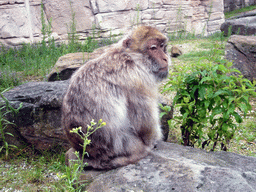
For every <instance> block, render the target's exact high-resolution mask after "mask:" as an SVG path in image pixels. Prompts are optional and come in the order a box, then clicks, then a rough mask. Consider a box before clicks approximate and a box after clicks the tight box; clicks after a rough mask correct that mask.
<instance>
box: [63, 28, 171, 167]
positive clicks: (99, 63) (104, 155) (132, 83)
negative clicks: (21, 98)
mask: <svg viewBox="0 0 256 192" xmlns="http://www.w3.org/2000/svg"><path fill="white" fill-rule="evenodd" d="M166 42H167V38H166V37H165V36H164V35H162V34H161V33H160V32H159V31H158V30H156V29H155V28H152V27H148V26H141V27H138V28H137V29H136V30H135V31H133V32H132V34H131V35H130V36H128V37H126V38H125V39H123V40H121V41H120V42H119V43H117V44H116V45H115V46H111V47H109V48H108V49H107V50H106V51H105V54H103V55H102V56H101V57H99V58H98V59H94V60H91V61H89V62H88V63H86V64H85V65H83V66H82V67H81V68H80V69H79V70H77V71H76V72H75V73H74V75H73V76H72V78H71V82H70V86H69V88H68V91H67V93H66V95H65V97H64V100H63V107H62V125H63V128H64V130H65V132H66V134H67V137H68V139H69V141H70V143H71V145H72V147H73V148H74V149H75V150H77V151H80V152H81V150H82V149H81V144H82V140H81V139H80V138H79V137H78V136H77V135H76V134H74V133H70V130H71V129H72V128H75V127H79V126H81V127H82V129H83V132H86V128H87V125H88V124H90V121H91V120H92V119H95V121H96V122H97V121H98V120H99V119H103V121H104V122H106V126H104V127H102V128H100V129H98V130H97V131H96V132H95V133H93V134H92V135H91V136H90V138H89V139H91V144H90V145H89V146H87V148H86V151H87V152H88V153H89V157H87V156H86V157H85V161H86V162H87V163H88V166H89V167H92V168H95V169H112V168H116V167H119V166H124V165H127V164H129V163H134V162H136V161H138V160H139V159H141V158H143V157H145V156H146V155H147V154H148V152H149V151H150V149H151V148H152V147H153V146H154V144H155V142H156V141H157V140H159V139H161V137H162V134H161V129H160V124H159V113H158V104H157V100H158V94H157V92H158V91H157V84H158V82H159V81H160V80H162V79H163V78H164V77H166V76H167V74H168V65H169V64H170V58H169V56H168V55H167V54H166V50H165V47H163V46H162V45H164V46H165V44H166ZM163 43H164V44H163ZM151 44H153V46H152V45H151ZM155 44H157V46H156V47H157V49H155V46H154V45H155Z"/></svg>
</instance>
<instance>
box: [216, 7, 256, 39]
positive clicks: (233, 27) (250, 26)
mask: <svg viewBox="0 0 256 192" xmlns="http://www.w3.org/2000/svg"><path fill="white" fill-rule="evenodd" d="M255 15H256V11H255V10H254V11H252V12H249V13H246V14H243V15H240V16H238V17H235V18H233V19H228V20H226V21H225V23H223V24H222V25H221V27H220V29H221V31H223V32H224V35H226V36H227V35H229V33H231V35H232V34H237V35H255V34H256V16H255ZM229 28H230V29H229Z"/></svg>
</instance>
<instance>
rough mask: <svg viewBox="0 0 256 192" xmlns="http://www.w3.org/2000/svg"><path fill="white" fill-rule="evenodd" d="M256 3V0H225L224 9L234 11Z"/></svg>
mask: <svg viewBox="0 0 256 192" xmlns="http://www.w3.org/2000/svg"><path fill="white" fill-rule="evenodd" d="M255 4H256V2H255V0H243V1H238V0H224V11H225V12H229V11H234V10H236V9H241V8H243V7H247V6H250V5H255Z"/></svg>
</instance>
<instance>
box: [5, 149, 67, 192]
mask: <svg viewBox="0 0 256 192" xmlns="http://www.w3.org/2000/svg"><path fill="white" fill-rule="evenodd" d="M10 155H11V156H12V158H10V159H9V160H8V161H6V160H3V159H2V158H0V180H1V182H0V189H2V190H3V191H8V190H9V191H14V190H21V191H60V190H59V189H61V188H62V186H64V185H65V182H64V180H61V179H60V178H59V177H58V176H57V174H59V175H62V174H64V173H65V169H66V165H65V154H64V149H59V150H58V151H38V152H36V153H35V151H33V150H32V149H31V148H25V149H23V151H22V152H21V153H20V152H18V151H13V153H12V154H10Z"/></svg>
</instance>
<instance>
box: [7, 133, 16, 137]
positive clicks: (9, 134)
mask: <svg viewBox="0 0 256 192" xmlns="http://www.w3.org/2000/svg"><path fill="white" fill-rule="evenodd" d="M5 134H6V135H10V136H12V137H14V135H13V134H11V133H9V132H7V133H5Z"/></svg>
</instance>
